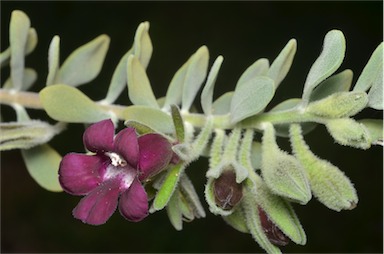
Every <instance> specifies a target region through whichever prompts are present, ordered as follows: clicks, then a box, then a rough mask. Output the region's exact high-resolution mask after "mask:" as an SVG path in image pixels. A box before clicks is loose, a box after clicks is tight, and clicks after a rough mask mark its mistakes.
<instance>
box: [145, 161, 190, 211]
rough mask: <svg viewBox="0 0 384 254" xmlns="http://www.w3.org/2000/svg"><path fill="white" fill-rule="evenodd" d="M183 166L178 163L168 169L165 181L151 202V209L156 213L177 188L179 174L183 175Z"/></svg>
mask: <svg viewBox="0 0 384 254" xmlns="http://www.w3.org/2000/svg"><path fill="white" fill-rule="evenodd" d="M184 168H185V165H183V164H182V163H179V164H177V165H174V166H173V167H172V168H170V169H169V170H168V172H167V175H166V176H165V179H164V181H163V183H162V185H161V187H160V189H159V191H158V192H157V194H156V197H155V200H154V201H153V204H152V206H153V208H154V209H155V210H157V211H159V210H161V209H163V208H164V207H165V206H166V205H167V204H168V202H169V200H170V198H171V196H172V194H173V193H174V191H175V188H176V187H177V184H178V182H179V179H180V176H181V174H183V173H184Z"/></svg>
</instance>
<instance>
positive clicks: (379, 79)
mask: <svg viewBox="0 0 384 254" xmlns="http://www.w3.org/2000/svg"><path fill="white" fill-rule="evenodd" d="M383 86H384V83H383V72H382V71H381V72H379V73H378V74H377V76H376V79H375V80H374V81H373V84H372V87H371V89H369V92H368V106H369V107H371V108H374V109H377V110H382V109H383Z"/></svg>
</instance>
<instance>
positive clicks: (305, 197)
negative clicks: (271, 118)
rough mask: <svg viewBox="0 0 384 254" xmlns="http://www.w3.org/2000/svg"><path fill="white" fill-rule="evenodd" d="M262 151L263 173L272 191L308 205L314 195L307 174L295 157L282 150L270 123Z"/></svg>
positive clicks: (267, 125) (264, 137)
mask: <svg viewBox="0 0 384 254" xmlns="http://www.w3.org/2000/svg"><path fill="white" fill-rule="evenodd" d="M261 150H262V161H261V173H262V175H263V179H264V181H265V183H266V184H267V186H268V187H269V188H270V189H271V191H272V192H273V193H275V194H276V195H279V196H281V197H285V198H288V199H291V200H293V201H296V202H299V203H301V204H306V203H308V201H309V200H310V199H311V197H312V195H311V189H310V186H309V182H308V178H307V175H306V172H305V171H304V169H303V168H302V166H301V165H300V163H299V161H298V160H297V159H296V158H295V157H294V156H292V155H289V154H288V153H286V152H284V151H282V150H280V148H279V147H278V145H277V143H276V138H275V131H274V128H273V126H272V124H270V123H268V124H266V126H265V129H264V134H263V139H262V145H261Z"/></svg>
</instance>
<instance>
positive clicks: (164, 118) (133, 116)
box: [123, 105, 175, 134]
mask: <svg viewBox="0 0 384 254" xmlns="http://www.w3.org/2000/svg"><path fill="white" fill-rule="evenodd" d="M123 115H124V119H125V120H127V121H129V120H134V121H137V122H140V123H142V124H145V125H147V126H148V127H150V128H151V129H153V130H155V131H156V132H161V133H167V134H174V133H175V128H174V126H173V122H172V117H171V116H170V115H168V114H167V113H165V112H164V111H161V110H160V109H156V108H151V107H146V106H135V105H133V106H129V107H127V108H126V109H125V110H124V112H123Z"/></svg>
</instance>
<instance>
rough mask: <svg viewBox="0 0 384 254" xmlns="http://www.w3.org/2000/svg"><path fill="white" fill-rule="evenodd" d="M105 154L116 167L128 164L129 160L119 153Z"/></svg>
mask: <svg viewBox="0 0 384 254" xmlns="http://www.w3.org/2000/svg"><path fill="white" fill-rule="evenodd" d="M105 155H107V156H108V157H109V158H110V159H111V164H112V165H113V166H115V167H118V166H120V167H124V166H126V165H127V162H126V161H125V160H124V159H123V158H121V156H120V155H118V154H117V153H111V152H106V153H105Z"/></svg>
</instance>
